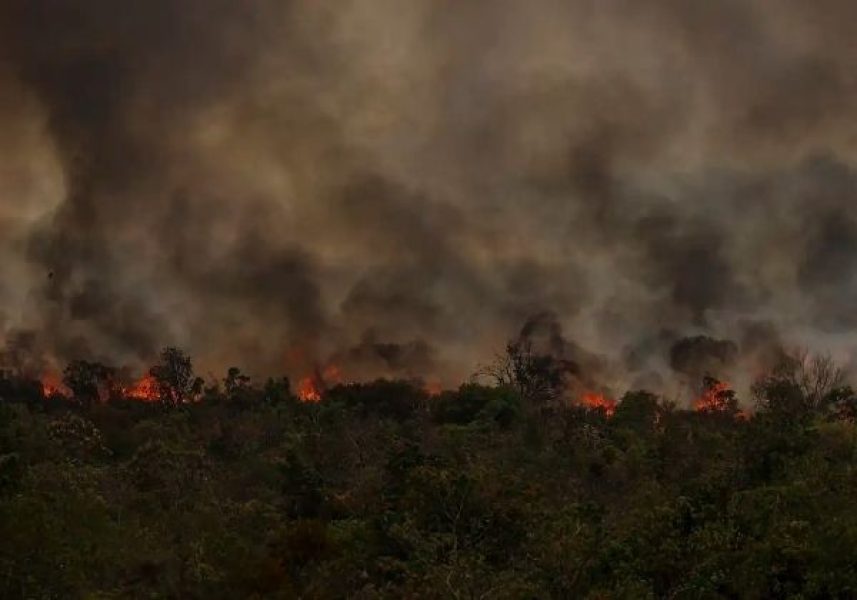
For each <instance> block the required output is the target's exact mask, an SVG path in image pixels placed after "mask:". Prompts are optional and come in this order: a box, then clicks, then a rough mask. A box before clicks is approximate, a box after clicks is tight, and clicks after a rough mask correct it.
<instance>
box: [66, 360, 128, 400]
mask: <svg viewBox="0 0 857 600" xmlns="http://www.w3.org/2000/svg"><path fill="white" fill-rule="evenodd" d="M115 373H116V370H115V369H113V368H112V367H108V366H106V365H103V364H101V363H98V362H89V361H86V360H73V361H71V362H70V363H69V364H68V366H66V368H65V371H63V383H64V384H65V385H66V387H68V389H70V390H71V392H72V394H74V398H75V399H76V400H77V401H78V402H80V403H81V404H84V405H86V406H91V405H92V404H94V403H96V402H98V401H99V400H100V399H101V398H102V394H103V393H106V391H107V389H109V387H110V385H111V382H112V381H113V377H114V375H115Z"/></svg>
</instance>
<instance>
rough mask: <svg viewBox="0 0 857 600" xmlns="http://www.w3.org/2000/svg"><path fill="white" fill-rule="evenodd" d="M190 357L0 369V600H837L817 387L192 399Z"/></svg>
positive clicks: (840, 512) (833, 465)
mask: <svg viewBox="0 0 857 600" xmlns="http://www.w3.org/2000/svg"><path fill="white" fill-rule="evenodd" d="M186 359H187V357H185V356H184V355H182V354H181V353H178V352H168V353H165V354H164V355H163V356H162V360H161V365H160V367H161V369H154V370H153V372H155V373H157V374H158V377H159V379H158V381H159V382H160V384H161V385H163V386H165V387H164V391H163V393H164V397H165V398H167V401H165V403H164V405H161V406H152V405H151V404H147V403H142V402H127V401H125V402H122V401H111V402H108V403H106V404H105V403H96V402H79V403H76V402H64V403H63V402H59V403H53V402H51V403H45V402H42V403H34V402H32V399H31V398H30V397H29V395H28V391H27V390H29V387H28V384H27V383H25V382H22V381H17V380H15V379H14V378H10V377H7V378H6V379H5V380H3V381H0V383H2V385H0V388H2V389H3V390H5V391H4V393H5V394H7V395H4V400H3V402H2V403H0V540H2V543H0V597H2V598H10V599H13V600H14V599H19V598H20V599H24V598H178V597H181V598H229V599H231V598H319V599H327V598H331V599H334V598H363V599H369V598H403V597H405V598H407V597H413V598H510V599H513V598H514V599H518V598H660V597H672V598H737V597H747V598H849V597H854V596H855V595H857V576H855V573H857V558H855V557H857V513H855V512H854V511H853V505H854V502H855V500H857V477H855V475H857V424H855V422H854V415H855V411H854V407H855V405H857V403H855V399H854V393H853V391H851V390H850V389H849V388H847V387H843V386H842V385H839V383H838V382H837V385H826V386H820V387H819V386H815V387H813V386H809V385H806V381H807V380H806V379H805V378H804V379H801V377H799V376H796V375H795V374H794V372H793V371H790V372H787V373H784V374H774V375H772V376H771V377H769V378H767V379H764V380H762V381H761V382H760V383H759V385H758V386H757V387H756V389H755V394H756V399H757V409H756V411H755V413H754V414H753V416H752V417H751V418H744V417H742V416H741V415H739V414H736V413H735V412H734V410H733V407H732V404H731V402H732V400H734V396H731V395H724V396H723V400H724V402H723V403H721V404H717V403H714V404H713V406H715V410H708V411H702V412H691V411H685V410H678V409H676V408H675V407H674V406H671V405H668V404H665V403H663V402H662V401H661V400H660V399H659V398H657V397H656V396H654V395H652V394H649V393H647V392H645V391H635V392H631V393H628V394H626V395H625V396H624V397H623V398H622V399H621V401H620V402H619V403H618V405H617V406H616V410H615V413H614V414H613V416H612V417H608V416H607V415H606V414H605V412H604V411H591V410H585V409H582V408H579V407H573V406H567V405H562V404H560V403H557V402H554V403H553V404H552V405H550V406H546V405H545V404H544V402H543V399H542V398H538V397H533V398H530V399H527V398H526V397H524V396H522V395H521V393H520V391H519V390H518V389H516V388H515V387H514V386H506V385H500V386H497V387H492V386H484V385H477V384H466V385H463V386H461V387H460V388H459V389H458V390H454V391H448V392H444V393H442V394H440V395H438V396H435V397H431V398H430V397H428V396H427V395H426V393H425V392H424V391H423V390H422V389H421V387H420V386H418V385H415V384H413V383H409V382H405V381H392V382H390V381H378V382H373V383H364V384H351V385H342V386H337V387H334V388H332V389H330V390H328V391H327V393H326V394H325V397H324V398H323V399H322V401H321V402H320V403H318V404H302V403H300V402H298V401H297V400H296V399H295V398H294V397H293V396H292V395H291V393H290V391H289V385H288V381H287V380H269V381H267V382H265V383H263V384H262V385H256V384H254V382H253V381H251V380H250V379H249V378H247V377H245V376H244V375H242V374H241V372H240V371H238V370H237V369H234V370H230V371H229V372H228V373H227V374H226V375H225V377H224V378H223V379H222V380H221V383H220V384H219V385H218V384H215V385H212V386H210V387H209V388H208V389H207V390H206V391H205V393H204V394H202V395H199V393H198V392H199V388H198V387H196V380H195V377H194V376H193V371H192V368H191V365H190V361H189V359H187V360H186ZM822 366H823V365H822ZM84 371H86V369H83V365H77V366H76V367H75V373H77V374H80V373H83V372H84ZM81 377H82V379H83V380H85V381H89V382H91V381H92V379H91V378H87V377H83V376H81ZM830 381H836V380H835V378H831V379H830ZM4 386H5V387H4ZM91 391H92V388H88V391H87V389H86V386H80V387H79V388H78V389H77V390H75V394H76V395H78V396H79V397H80V398H82V397H84V396H85V394H86V393H88V392H91ZM18 392H20V395H15V394H17V393H18ZM8 394H11V395H8ZM533 407H536V408H537V410H530V409H531V408H533ZM164 408H168V409H169V410H164Z"/></svg>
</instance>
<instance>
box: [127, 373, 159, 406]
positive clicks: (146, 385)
mask: <svg viewBox="0 0 857 600" xmlns="http://www.w3.org/2000/svg"><path fill="white" fill-rule="evenodd" d="M122 395H123V396H125V397H126V398H129V399H131V400H139V401H140V402H157V401H158V399H160V397H161V395H160V392H159V391H158V382H157V381H156V380H155V378H154V377H152V376H151V375H144V376H143V377H142V378H141V379H140V380H139V381H136V382H134V383H133V384H132V385H130V386H128V387H126V388H123V389H122Z"/></svg>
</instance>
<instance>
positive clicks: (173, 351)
mask: <svg viewBox="0 0 857 600" xmlns="http://www.w3.org/2000/svg"><path fill="white" fill-rule="evenodd" d="M149 376H150V377H152V379H154V381H155V384H156V386H157V390H158V397H159V399H160V401H161V403H162V404H164V405H167V406H179V405H181V404H184V403H186V402H189V401H190V400H192V399H193V398H195V397H196V396H197V395H199V393H200V392H201V391H202V385H203V381H202V379H201V378H199V377H195V376H194V373H193V364H192V363H191V360H190V357H189V356H188V355H187V354H185V353H184V352H182V351H181V350H179V349H178V348H165V349H164V350H162V351H161V362H160V363H159V364H157V365H155V366H154V367H152V368H151V369H149Z"/></svg>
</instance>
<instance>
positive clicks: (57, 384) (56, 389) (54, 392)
mask: <svg viewBox="0 0 857 600" xmlns="http://www.w3.org/2000/svg"><path fill="white" fill-rule="evenodd" d="M40 383H41V384H42V396H44V397H45V398H50V397H52V396H68V395H69V393H68V390H67V389H66V387H65V386H64V385H63V384H62V382H61V381H60V379H59V377H57V376H56V375H51V374H45V375H42V379H41V381H40Z"/></svg>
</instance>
